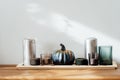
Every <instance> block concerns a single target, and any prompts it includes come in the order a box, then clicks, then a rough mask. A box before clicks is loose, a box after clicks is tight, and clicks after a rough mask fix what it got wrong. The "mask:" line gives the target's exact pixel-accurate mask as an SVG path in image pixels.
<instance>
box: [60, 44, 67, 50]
mask: <svg viewBox="0 0 120 80" xmlns="http://www.w3.org/2000/svg"><path fill="white" fill-rule="evenodd" d="M60 46H61V50H62V51H65V50H66V49H65V46H64V45H63V44H62V43H61V44H60Z"/></svg>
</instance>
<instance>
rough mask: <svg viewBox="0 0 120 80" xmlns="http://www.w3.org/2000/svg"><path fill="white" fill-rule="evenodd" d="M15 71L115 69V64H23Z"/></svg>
mask: <svg viewBox="0 0 120 80" xmlns="http://www.w3.org/2000/svg"><path fill="white" fill-rule="evenodd" d="M16 67H17V69H43V70H44V69H63V70H64V69H67V70H71V69H117V64H116V63H115V62H113V65H97V66H91V65H88V66H86V65H37V66H32V65H30V66H24V65H23V64H18V65H17V66H16Z"/></svg>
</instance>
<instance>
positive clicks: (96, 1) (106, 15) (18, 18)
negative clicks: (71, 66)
mask: <svg viewBox="0 0 120 80" xmlns="http://www.w3.org/2000/svg"><path fill="white" fill-rule="evenodd" d="M119 3H120V0H0V64H18V63H21V62H22V60H23V48H22V40H23V39H24V38H36V39H37V56H39V54H40V53H43V52H52V51H53V50H56V49H59V48H60V47H59V44H60V43H64V44H65V45H66V47H67V49H70V50H72V51H73V52H74V53H75V55H76V57H84V40H85V39H86V38H88V37H96V38H97V39H98V45H112V46H113V58H114V59H115V60H116V61H117V62H119V63H120V58H119V56H120V35H119V34H120V31H119V30H120V27H119V26H120V22H119V21H120V15H119V14H120V5H119Z"/></svg>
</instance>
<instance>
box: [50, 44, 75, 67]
mask: <svg viewBox="0 0 120 80" xmlns="http://www.w3.org/2000/svg"><path fill="white" fill-rule="evenodd" d="M60 46H61V50H57V51H55V52H54V53H53V54H52V61H53V64H54V65H72V64H73V63H74V60H75V56H74V53H73V52H72V51H70V50H66V49H65V46H64V45H63V44H60Z"/></svg>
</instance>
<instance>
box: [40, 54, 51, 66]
mask: <svg viewBox="0 0 120 80" xmlns="http://www.w3.org/2000/svg"><path fill="white" fill-rule="evenodd" d="M40 59H41V60H40V63H41V65H50V64H52V59H51V54H40Z"/></svg>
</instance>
